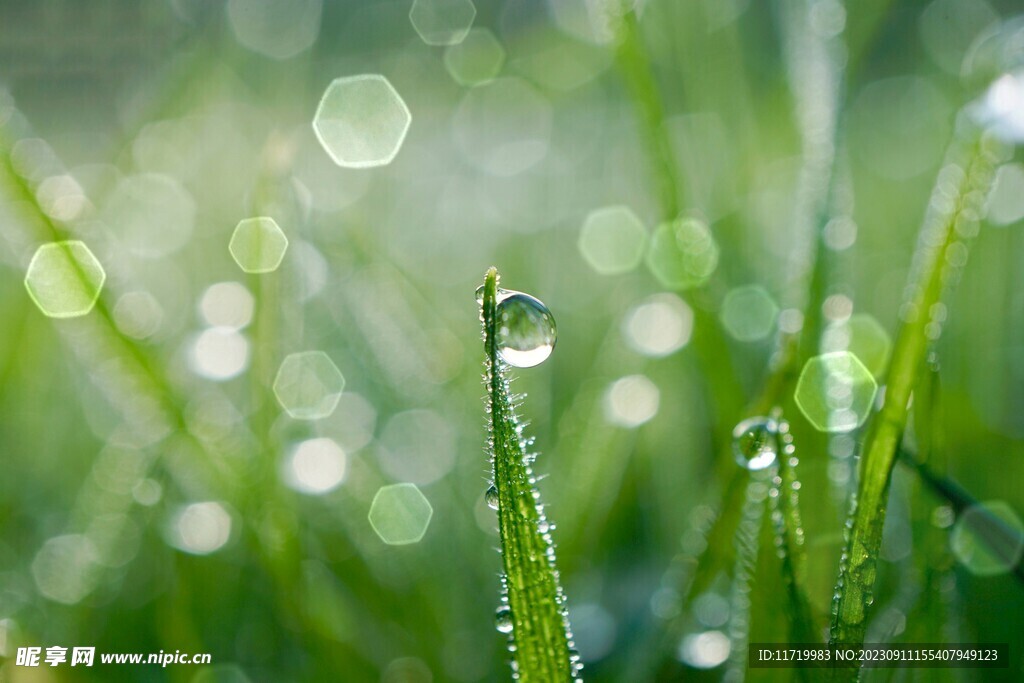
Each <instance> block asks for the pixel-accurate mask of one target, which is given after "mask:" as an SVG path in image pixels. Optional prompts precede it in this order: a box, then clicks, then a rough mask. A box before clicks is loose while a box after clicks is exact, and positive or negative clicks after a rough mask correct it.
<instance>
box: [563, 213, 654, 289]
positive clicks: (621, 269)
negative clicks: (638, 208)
mask: <svg viewBox="0 0 1024 683" xmlns="http://www.w3.org/2000/svg"><path fill="white" fill-rule="evenodd" d="M577 244H578V246H579V250H580V253H581V254H582V255H583V258H584V259H586V261H587V263H589V264H590V267H591V268H593V269H594V270H596V271H597V272H598V273H601V274H602V275H618V274H621V273H628V272H629V271H631V270H633V269H634V268H636V267H637V266H638V265H640V261H642V260H643V258H644V249H645V248H646V246H647V229H646V228H645V227H644V224H643V223H642V222H641V221H640V219H639V218H637V215H636V214H635V213H633V211H632V209H630V208H629V207H628V206H621V205H620V206H606V207H604V208H601V209H595V210H593V211H591V212H590V213H589V214H588V215H587V217H586V219H585V220H584V221H583V227H582V228H581V229H580V237H579V241H578V243H577Z"/></svg>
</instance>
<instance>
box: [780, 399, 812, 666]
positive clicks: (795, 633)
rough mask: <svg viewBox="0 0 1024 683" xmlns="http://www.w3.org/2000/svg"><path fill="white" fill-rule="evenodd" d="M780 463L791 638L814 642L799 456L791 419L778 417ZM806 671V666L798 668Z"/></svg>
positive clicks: (782, 538) (783, 566)
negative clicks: (798, 471)
mask: <svg viewBox="0 0 1024 683" xmlns="http://www.w3.org/2000/svg"><path fill="white" fill-rule="evenodd" d="M778 439H779V447H780V449H779V465H778V471H777V472H776V474H775V476H774V477H773V478H772V490H771V491H770V492H769V501H770V502H771V506H772V513H771V514H772V529H773V532H774V535H775V548H776V551H777V554H778V556H779V560H780V562H781V571H782V579H783V582H784V583H785V586H786V594H787V595H786V598H787V601H788V605H789V612H790V614H789V622H790V638H791V640H792V641H793V642H795V643H814V642H818V641H819V640H820V635H819V633H818V630H817V628H816V626H815V622H814V618H813V615H812V614H811V607H810V603H809V602H808V600H807V553H806V551H805V549H804V529H803V522H802V521H801V516H800V494H799V490H800V480H799V479H797V476H796V467H797V464H798V459H797V456H796V447H795V446H794V445H793V435H792V434H791V433H790V431H789V423H788V422H787V421H786V420H784V419H781V418H780V419H779V420H778ZM799 671H800V672H801V673H804V670H803V669H801V670H799Z"/></svg>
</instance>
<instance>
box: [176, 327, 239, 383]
mask: <svg viewBox="0 0 1024 683" xmlns="http://www.w3.org/2000/svg"><path fill="white" fill-rule="evenodd" d="M189 362H190V364H191V366H192V370H193V371H194V372H195V373H196V374H197V375H200V376H202V377H205V378H207V379H212V380H217V381H223V380H227V379H231V378H232V377H236V376H238V375H239V374H241V373H242V371H244V370H245V368H246V367H248V365H249V342H248V341H247V340H246V338H245V337H243V336H242V335H240V334H239V333H238V332H237V331H235V330H233V329H231V328H228V327H211V328H210V329H208V330H203V331H202V332H201V333H199V335H198V336H197V337H196V338H195V340H194V341H193V342H192V348H191V351H190V353H189Z"/></svg>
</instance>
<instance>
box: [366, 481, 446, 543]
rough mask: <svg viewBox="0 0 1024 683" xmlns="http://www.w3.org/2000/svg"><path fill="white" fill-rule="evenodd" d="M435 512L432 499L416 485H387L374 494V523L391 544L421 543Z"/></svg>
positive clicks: (371, 520) (372, 508)
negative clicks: (428, 498) (431, 503)
mask: <svg viewBox="0 0 1024 683" xmlns="http://www.w3.org/2000/svg"><path fill="white" fill-rule="evenodd" d="M433 514H434V508H432V507H431V505H430V501H428V500H427V498H426V496H424V495H423V493H422V492H421V491H420V490H419V488H417V487H416V485H415V484H391V485H390V486H383V487H381V488H380V490H378V491H377V495H375V496H374V497H373V503H371V504H370V513H369V515H368V518H369V520H370V526H372V527H373V530H374V531H375V532H377V535H378V536H380V540H382V541H384V542H385V543H387V544H388V545H408V544H410V543H417V542H419V541H420V539H422V538H423V535H424V534H425V533H427V526H428V525H429V524H430V518H431V517H432V516H433Z"/></svg>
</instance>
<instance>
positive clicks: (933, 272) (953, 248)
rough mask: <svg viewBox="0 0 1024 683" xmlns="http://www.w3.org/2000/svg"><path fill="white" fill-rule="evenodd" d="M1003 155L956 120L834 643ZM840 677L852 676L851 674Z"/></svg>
mask: <svg viewBox="0 0 1024 683" xmlns="http://www.w3.org/2000/svg"><path fill="white" fill-rule="evenodd" d="M1003 154H1004V151H1003V149H1002V146H1001V145H1000V144H999V143H998V142H997V141H995V140H994V139H992V138H991V137H990V136H987V135H984V134H983V132H982V131H981V130H979V129H978V128H977V127H976V126H975V125H974V124H973V123H971V122H970V121H968V120H967V119H966V117H961V120H960V121H959V122H958V126H957V133H956V135H955V137H954V141H953V144H952V147H951V149H950V152H949V154H948V155H947V161H946V163H945V165H944V167H943V169H942V171H941V172H940V173H939V177H938V182H937V184H936V186H935V190H934V192H933V195H932V198H931V201H930V203H929V207H928V211H927V213H926V215H925V220H924V224H923V226H922V228H921V232H920V235H919V240H918V247H917V251H916V252H915V254H914V262H913V264H912V267H911V274H910V278H909V286H908V288H907V292H908V295H909V298H908V300H907V301H906V302H905V303H904V305H903V307H902V309H901V317H902V319H903V323H902V326H901V328H900V330H899V333H898V335H897V338H896V343H895V348H894V351H893V357H892V363H891V365H890V370H889V375H888V378H887V382H886V390H885V403H884V404H883V406H882V409H881V412H880V413H879V415H878V416H877V417H876V419H875V420H874V422H873V424H872V428H871V431H870V432H869V434H868V437H867V439H866V441H865V446H864V451H863V453H864V455H863V457H862V459H861V469H860V485H859V491H858V494H857V498H856V499H854V501H853V502H852V505H851V511H850V515H849V517H848V519H847V531H848V537H847V542H846V547H845V548H844V551H843V557H842V560H841V561H840V567H839V579H838V581H837V584H836V592H835V599H834V601H833V605H832V630H831V635H830V641H831V642H832V643H833V644H836V643H841V644H852V645H858V644H860V643H862V642H863V641H864V632H865V626H866V622H867V614H866V613H867V610H868V608H869V607H870V606H871V604H872V602H873V601H874V585H875V578H876V566H875V565H876V558H877V557H878V554H879V550H880V548H881V543H882V527H883V524H884V522H885V504H886V495H887V492H888V488H889V479H890V474H891V472H892V466H893V463H894V462H895V459H896V451H897V448H898V446H899V444H900V441H901V440H902V438H903V432H904V429H905V427H906V424H907V417H908V405H909V402H910V397H911V392H912V391H913V389H914V387H915V385H916V383H917V379H918V373H919V369H920V368H921V367H922V361H923V360H924V356H925V351H926V349H927V347H928V344H929V342H931V341H933V340H935V339H937V338H938V336H939V334H940V333H941V326H942V320H941V319H939V320H935V319H932V318H931V314H932V313H933V312H934V311H935V308H936V307H935V304H936V303H938V302H939V301H940V299H941V297H942V293H943V291H944V289H945V288H946V285H947V284H949V283H951V282H953V281H955V280H956V279H957V278H958V277H959V274H960V270H959V268H960V267H962V265H963V263H964V262H965V260H966V255H967V238H970V237H971V236H973V235H974V234H976V232H977V230H978V221H979V217H980V216H981V215H982V213H983V206H982V203H983V202H984V198H985V196H986V195H987V193H988V190H989V189H990V186H991V182H992V177H993V173H994V169H995V166H996V165H997V163H998V162H999V161H1000V158H1001V156H1002V155H1003ZM837 673H838V672H837ZM839 675H840V676H847V677H850V678H851V679H852V678H855V677H856V676H857V671H856V670H848V671H845V672H843V673H839Z"/></svg>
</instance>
